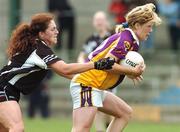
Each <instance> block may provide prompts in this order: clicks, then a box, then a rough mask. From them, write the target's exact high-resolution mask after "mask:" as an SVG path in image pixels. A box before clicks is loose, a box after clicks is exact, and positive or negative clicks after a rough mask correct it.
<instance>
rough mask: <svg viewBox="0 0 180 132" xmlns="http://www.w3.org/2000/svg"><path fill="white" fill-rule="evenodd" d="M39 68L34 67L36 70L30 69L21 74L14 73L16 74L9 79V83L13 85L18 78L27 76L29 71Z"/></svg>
mask: <svg viewBox="0 0 180 132" xmlns="http://www.w3.org/2000/svg"><path fill="white" fill-rule="evenodd" d="M40 70H41V69H36V70H32V71H30V72H28V73H23V74H18V75H16V76H14V77H13V78H12V79H11V80H9V83H10V84H11V85H14V84H15V83H16V82H17V81H18V80H19V79H21V78H22V77H25V76H27V75H29V74H30V73H32V72H35V71H40Z"/></svg>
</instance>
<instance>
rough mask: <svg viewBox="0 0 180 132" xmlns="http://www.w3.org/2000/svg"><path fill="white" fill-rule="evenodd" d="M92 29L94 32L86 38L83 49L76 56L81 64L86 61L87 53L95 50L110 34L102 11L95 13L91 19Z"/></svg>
mask: <svg viewBox="0 0 180 132" xmlns="http://www.w3.org/2000/svg"><path fill="white" fill-rule="evenodd" d="M93 27H94V29H95V32H94V33H93V34H92V35H91V36H90V37H88V38H87V40H86V42H85V44H84V45H83V49H82V51H81V52H80V54H79V56H78V62H80V63H82V62H84V61H85V59H87V56H88V54H89V53H91V52H92V51H93V50H95V49H96V48H97V47H98V46H99V45H100V44H101V42H102V41H103V40H105V39H106V38H108V37H109V36H110V35H111V34H112V33H111V31H110V26H109V22H108V20H107V18H106V14H105V13H104V12H102V11H99V12H96V13H95V15H94V18H93Z"/></svg>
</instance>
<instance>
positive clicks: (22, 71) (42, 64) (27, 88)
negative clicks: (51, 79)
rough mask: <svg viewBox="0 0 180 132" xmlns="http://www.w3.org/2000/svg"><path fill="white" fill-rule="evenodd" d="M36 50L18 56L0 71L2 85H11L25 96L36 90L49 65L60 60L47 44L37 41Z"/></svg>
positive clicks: (0, 83)
mask: <svg viewBox="0 0 180 132" xmlns="http://www.w3.org/2000/svg"><path fill="white" fill-rule="evenodd" d="M36 42H37V44H36V47H35V48H32V49H30V50H29V51H28V53H20V54H16V55H14V56H13V57H12V59H11V60H10V61H9V63H8V64H7V65H6V66H4V68H3V69H1V71H0V85H1V86H2V85H3V86H5V85H6V84H8V83H9V84H11V85H13V86H14V87H15V88H17V89H18V90H19V91H20V92H22V93H23V94H29V93H30V92H31V91H33V89H35V88H36V87H37V86H38V85H39V84H40V83H41V81H42V80H43V79H44V77H45V76H46V74H47V71H48V65H50V64H53V63H55V62H57V61H59V60H61V59H60V58H58V57H57V56H56V55H55V54H54V53H53V51H52V50H51V48H49V47H48V46H47V45H46V43H45V42H43V41H41V40H36Z"/></svg>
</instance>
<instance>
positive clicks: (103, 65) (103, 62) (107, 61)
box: [94, 57, 115, 70]
mask: <svg viewBox="0 0 180 132" xmlns="http://www.w3.org/2000/svg"><path fill="white" fill-rule="evenodd" d="M114 63H115V59H114V58H110V57H107V58H102V59H100V60H98V61H96V62H94V68H95V69H97V70H108V69H112V66H113V65H114Z"/></svg>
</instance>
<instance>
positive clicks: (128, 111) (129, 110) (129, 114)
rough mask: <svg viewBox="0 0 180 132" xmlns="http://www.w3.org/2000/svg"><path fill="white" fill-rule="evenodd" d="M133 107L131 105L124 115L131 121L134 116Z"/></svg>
mask: <svg viewBox="0 0 180 132" xmlns="http://www.w3.org/2000/svg"><path fill="white" fill-rule="evenodd" d="M132 113H133V109H132V108H131V107H130V106H129V107H128V109H127V111H126V113H125V114H124V115H123V118H124V119H125V120H127V121H129V120H130V119H131V118H132Z"/></svg>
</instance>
